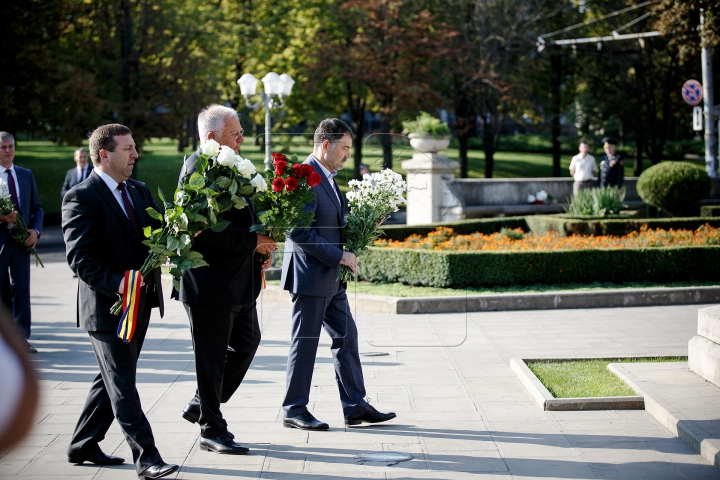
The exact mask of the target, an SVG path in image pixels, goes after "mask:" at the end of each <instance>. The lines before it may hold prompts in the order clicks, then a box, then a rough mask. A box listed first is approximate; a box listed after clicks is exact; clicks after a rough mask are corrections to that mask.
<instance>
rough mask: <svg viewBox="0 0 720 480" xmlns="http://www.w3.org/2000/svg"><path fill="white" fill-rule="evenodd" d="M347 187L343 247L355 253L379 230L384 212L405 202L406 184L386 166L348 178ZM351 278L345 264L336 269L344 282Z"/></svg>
mask: <svg viewBox="0 0 720 480" xmlns="http://www.w3.org/2000/svg"><path fill="white" fill-rule="evenodd" d="M348 186H349V187H350V189H351V191H350V192H348V194H347V199H348V205H349V207H350V213H349V214H348V215H347V218H346V220H347V223H346V224H345V227H344V228H343V235H344V236H345V239H346V243H345V251H347V252H352V253H354V254H355V255H357V256H360V255H362V254H363V253H365V251H367V249H368V247H369V246H370V245H372V244H373V243H374V242H375V240H377V238H378V236H379V235H380V233H381V230H380V225H382V223H383V222H384V221H385V219H386V218H387V216H388V214H389V213H391V212H397V211H398V209H399V207H400V206H401V205H405V204H406V203H407V201H406V200H405V197H404V195H405V192H406V191H407V184H406V183H405V180H403V178H402V175H400V174H398V173H395V172H393V171H392V170H390V169H387V170H383V171H382V172H376V173H366V174H365V175H363V179H362V180H350V181H349V182H348ZM352 278H353V273H352V272H351V271H350V269H349V268H347V267H345V266H343V267H342V269H341V270H340V280H341V281H344V282H347V281H349V280H351V279H352Z"/></svg>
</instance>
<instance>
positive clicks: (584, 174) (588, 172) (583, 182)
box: [570, 142, 597, 195]
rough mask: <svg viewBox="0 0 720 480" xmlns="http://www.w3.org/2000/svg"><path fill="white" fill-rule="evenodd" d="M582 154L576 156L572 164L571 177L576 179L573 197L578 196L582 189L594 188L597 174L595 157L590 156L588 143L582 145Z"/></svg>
mask: <svg viewBox="0 0 720 480" xmlns="http://www.w3.org/2000/svg"><path fill="white" fill-rule="evenodd" d="M579 150H580V153H579V154H577V155H575V156H574V157H573V158H572V161H571V162H570V175H572V177H573V178H574V179H575V182H574V183H573V195H577V194H578V192H579V191H580V190H581V189H585V188H593V187H594V186H595V179H594V178H593V177H594V176H595V174H596V173H597V163H595V157H593V156H592V155H590V153H588V152H590V145H588V144H587V143H586V142H582V143H581V144H580V148H579Z"/></svg>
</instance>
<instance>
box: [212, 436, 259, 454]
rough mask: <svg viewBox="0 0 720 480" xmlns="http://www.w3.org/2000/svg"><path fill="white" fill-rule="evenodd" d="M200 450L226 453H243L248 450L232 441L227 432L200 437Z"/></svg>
mask: <svg viewBox="0 0 720 480" xmlns="http://www.w3.org/2000/svg"><path fill="white" fill-rule="evenodd" d="M200 450H204V451H206V452H207V451H210V452H215V453H224V454H226V455H245V454H246V453H248V452H249V451H250V449H249V448H245V447H243V446H242V445H240V444H239V443H235V442H233V441H232V438H230V436H229V435H227V434H222V435H219V436H217V437H215V438H205V437H200Z"/></svg>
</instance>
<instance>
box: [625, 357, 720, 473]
mask: <svg viewBox="0 0 720 480" xmlns="http://www.w3.org/2000/svg"><path fill="white" fill-rule="evenodd" d="M611 370H612V371H613V372H615V373H616V374H617V375H618V376H619V377H620V378H622V379H623V380H625V381H626V382H627V383H628V384H629V385H631V386H632V388H634V389H635V390H637V391H639V392H642V395H643V396H644V397H645V399H646V410H647V411H648V412H649V413H650V414H651V415H653V417H655V418H656V419H657V421H658V422H660V423H661V424H663V425H665V427H667V428H668V430H670V431H671V432H672V433H674V434H675V435H677V436H678V437H680V438H682V439H683V440H684V441H685V442H686V443H687V444H688V445H690V446H691V447H692V448H693V449H694V450H695V451H697V452H699V453H700V454H701V455H702V456H703V457H704V458H705V459H706V460H708V461H709V462H711V463H712V464H714V465H715V466H716V467H718V468H720V388H718V387H717V386H715V385H714V384H712V383H710V382H708V381H707V380H705V379H704V378H702V377H701V376H699V375H698V374H696V373H695V372H693V371H692V370H690V368H689V366H688V362H672V363H648V364H639V363H638V364H618V363H616V364H611Z"/></svg>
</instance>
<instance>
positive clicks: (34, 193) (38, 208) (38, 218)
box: [27, 172, 45, 236]
mask: <svg viewBox="0 0 720 480" xmlns="http://www.w3.org/2000/svg"><path fill="white" fill-rule="evenodd" d="M30 180H32V181H31V182H30V184H31V186H32V188H31V190H30V219H29V221H28V222H27V227H28V228H32V229H34V230H37V231H38V236H39V235H40V234H41V233H42V224H43V218H45V211H44V210H43V206H42V203H40V194H39V193H38V189H37V185H36V184H35V176H34V175H33V174H32V172H30Z"/></svg>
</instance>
